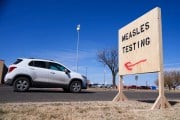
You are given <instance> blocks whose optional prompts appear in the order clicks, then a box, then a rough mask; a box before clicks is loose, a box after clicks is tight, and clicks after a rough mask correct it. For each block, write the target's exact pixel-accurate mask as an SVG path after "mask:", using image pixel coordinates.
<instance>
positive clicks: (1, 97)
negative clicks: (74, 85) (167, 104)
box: [0, 85, 180, 103]
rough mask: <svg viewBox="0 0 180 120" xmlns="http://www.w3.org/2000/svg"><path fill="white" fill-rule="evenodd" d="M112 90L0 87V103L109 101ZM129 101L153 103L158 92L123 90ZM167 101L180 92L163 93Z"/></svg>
mask: <svg viewBox="0 0 180 120" xmlns="http://www.w3.org/2000/svg"><path fill="white" fill-rule="evenodd" d="M117 93H118V92H117V90H112V89H103V88H102V89H87V90H83V91H82V92H81V93H66V92H64V91H63V90H62V89H58V88H51V89H47V88H43V89H35V88H33V89H30V90H29V91H28V92H14V91H13V89H12V87H10V86H4V85H0V103H21V102H77V101H111V100H112V99H113V98H114V97H115V96H116V94H117ZM124 93H125V95H126V96H127V97H128V99H129V100H140V101H149V102H153V101H154V100H156V98H157V96H158V91H152V90H125V91H124ZM165 95H166V97H167V98H168V100H180V92H173V91H171V92H165Z"/></svg>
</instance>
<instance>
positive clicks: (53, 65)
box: [49, 62, 66, 71]
mask: <svg viewBox="0 0 180 120" xmlns="http://www.w3.org/2000/svg"><path fill="white" fill-rule="evenodd" d="M49 69H51V70H57V71H64V70H65V69H66V68H65V67H64V66H62V65H60V64H57V63H51V62H50V63H49Z"/></svg>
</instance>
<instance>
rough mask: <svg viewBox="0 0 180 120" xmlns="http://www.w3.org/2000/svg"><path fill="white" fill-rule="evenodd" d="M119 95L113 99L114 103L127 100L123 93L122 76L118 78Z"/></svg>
mask: <svg viewBox="0 0 180 120" xmlns="http://www.w3.org/2000/svg"><path fill="white" fill-rule="evenodd" d="M118 88H119V93H118V94H117V95H116V97H115V98H114V99H113V101H114V102H117V101H125V100H128V99H127V97H126V96H125V95H124V93H123V88H124V87H123V76H120V78H119V87H118Z"/></svg>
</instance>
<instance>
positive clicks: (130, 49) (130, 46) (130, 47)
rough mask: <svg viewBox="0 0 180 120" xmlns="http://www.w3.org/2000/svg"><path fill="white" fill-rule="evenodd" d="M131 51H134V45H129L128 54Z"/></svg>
mask: <svg viewBox="0 0 180 120" xmlns="http://www.w3.org/2000/svg"><path fill="white" fill-rule="evenodd" d="M130 51H132V44H131V45H129V51H128V52H130Z"/></svg>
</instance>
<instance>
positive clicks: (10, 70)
mask: <svg viewBox="0 0 180 120" xmlns="http://www.w3.org/2000/svg"><path fill="white" fill-rule="evenodd" d="M15 68H16V67H10V68H9V69H8V72H12V71H13V70H14V69H15Z"/></svg>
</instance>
